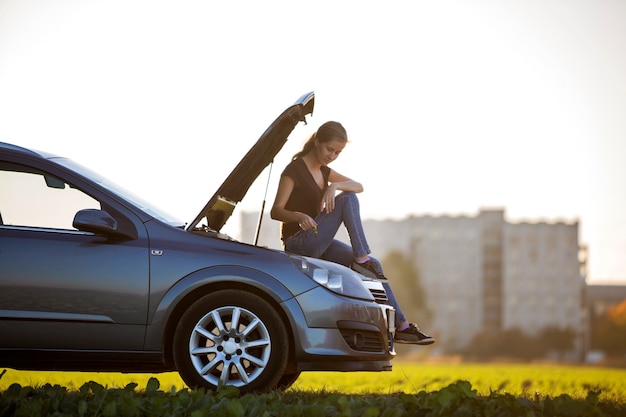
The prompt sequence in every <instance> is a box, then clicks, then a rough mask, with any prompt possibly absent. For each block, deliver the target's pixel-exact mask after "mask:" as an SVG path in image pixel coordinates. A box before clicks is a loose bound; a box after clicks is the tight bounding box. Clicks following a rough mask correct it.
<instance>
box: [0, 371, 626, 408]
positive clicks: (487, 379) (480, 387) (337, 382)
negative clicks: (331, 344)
mask: <svg viewBox="0 0 626 417" xmlns="http://www.w3.org/2000/svg"><path fill="white" fill-rule="evenodd" d="M0 372H1V370H0ZM151 377H156V378H157V379H158V380H159V382H160V385H161V389H163V390H165V391H170V390H172V389H173V390H176V391H178V390H181V389H184V388H186V385H185V384H184V383H183V381H182V380H181V379H180V377H179V376H178V374H177V373H163V374H120V373H93V372H90V373H87V372H35V371H15V370H12V369H7V370H6V373H5V374H4V375H3V376H2V378H1V379H0V391H4V390H6V388H7V387H9V386H10V385H11V384H13V383H18V384H20V385H22V386H33V387H38V386H42V385H44V384H46V383H50V384H52V385H55V384H58V385H61V386H64V387H67V388H68V389H70V390H72V389H78V388H79V387H80V386H82V385H83V384H84V383H85V382H88V381H95V382H97V383H99V384H101V385H103V386H105V387H108V388H123V387H124V386H126V385H127V384H129V383H131V382H135V383H137V384H138V389H141V388H143V387H145V386H146V384H147V382H148V380H149V379H150V378H151ZM459 380H464V381H468V382H469V383H470V384H471V386H472V388H473V389H475V390H476V391H477V393H478V394H479V395H489V393H490V392H498V393H503V394H504V393H508V394H512V395H515V396H521V397H526V398H536V397H539V398H543V397H545V396H552V397H555V396H558V395H561V394H569V395H570V396H572V397H573V398H585V396H586V395H587V393H588V392H590V391H594V392H599V393H600V398H601V399H603V400H610V401H615V402H617V403H622V404H624V403H626V384H625V383H624V381H626V369H614V368H596V367H582V366H564V365H525V364H521V365H520V364H467V363H463V364H422V363H411V362H400V361H396V362H394V369H393V371H392V372H380V373H377V372H346V373H343V372H304V373H302V375H301V376H300V378H299V379H298V381H296V383H295V384H294V385H293V387H292V389H293V390H298V391H310V392H320V391H326V392H340V393H344V394H393V393H398V392H404V393H408V394H414V393H418V392H420V391H426V392H431V391H436V390H440V389H442V388H444V387H446V386H448V385H450V384H453V383H455V382H456V381H459Z"/></svg>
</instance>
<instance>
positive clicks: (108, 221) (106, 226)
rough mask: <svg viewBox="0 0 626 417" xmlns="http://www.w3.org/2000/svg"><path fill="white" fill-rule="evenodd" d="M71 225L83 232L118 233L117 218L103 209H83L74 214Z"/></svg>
mask: <svg viewBox="0 0 626 417" xmlns="http://www.w3.org/2000/svg"><path fill="white" fill-rule="evenodd" d="M72 226H74V227H75V228H77V229H78V230H80V231H83V232H91V233H95V234H101V235H111V234H113V235H119V233H118V231H117V220H115V219H114V218H113V217H112V216H111V215H110V214H109V213H107V212H106V211H104V210H96V209H84V210H80V211H79V212H78V213H76V215H75V216H74V221H73V222H72Z"/></svg>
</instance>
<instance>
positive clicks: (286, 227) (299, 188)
mask: <svg viewBox="0 0 626 417" xmlns="http://www.w3.org/2000/svg"><path fill="white" fill-rule="evenodd" d="M321 171H322V177H323V178H324V188H320V187H319V186H318V185H317V183H316V182H315V179H313V176H312V175H311V172H309V169H308V168H307V166H306V164H305V163H304V161H303V160H302V158H297V159H295V160H293V161H291V162H290V163H289V165H287V166H286V167H285V169H284V170H283V172H282V174H281V177H282V176H287V177H289V178H291V179H292V180H293V182H294V188H293V191H292V192H291V195H290V196H289V200H287V204H285V209H286V210H289V211H299V212H301V213H305V214H308V215H309V216H311V217H312V218H315V217H317V215H318V214H319V213H320V203H321V201H322V196H323V195H324V191H326V188H327V187H328V175H329V174H330V168H328V167H327V166H322V167H321ZM299 230H300V226H298V223H296V222H289V223H283V224H282V226H281V239H282V240H285V239H287V238H288V237H289V236H292V235H295V234H296V233H297V232H298V231H299Z"/></svg>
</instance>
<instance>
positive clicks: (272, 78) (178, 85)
mask: <svg viewBox="0 0 626 417" xmlns="http://www.w3.org/2000/svg"><path fill="white" fill-rule="evenodd" d="M625 22H626V2H624V1H623V0H588V1H583V0H573V1H570V0H563V1H556V0H536V1H535V0H512V1H506V2H502V1H499V0H493V1H489V0H478V1H471V2H467V1H461V0H459V1H415V0H413V1H378V2H373V1H336V0H333V1H308V2H295V1H288V0H286V1H273V0H265V1H236V2H226V1H221V2H213V1H206V0H199V1H186V0H176V1H174V0H170V1H155V0H144V1H139V0H107V1H105V0H100V1H96V0H54V1H49V0H0V140H2V141H5V142H10V143H14V144H18V145H22V146H26V147H32V148H35V149H39V150H46V151H50V152H53V153H56V154H61V155H64V156H68V157H70V158H72V159H75V160H77V161H79V162H81V163H82V164H84V165H86V166H89V167H91V168H92V169H94V170H95V171H98V172H100V173H102V174H104V175H105V176H107V177H109V178H111V179H112V180H114V181H116V182H118V183H121V184H123V185H124V186H125V187H126V188H129V189H131V190H133V191H135V192H136V193H137V194H140V195H142V196H143V197H145V198H147V199H148V200H151V201H153V202H155V203H157V204H158V205H160V206H162V207H163V208H165V209H166V210H167V211H169V212H171V213H174V214H176V215H177V217H179V218H181V219H183V220H186V221H190V220H192V219H193V218H194V217H195V215H196V214H197V213H198V211H199V210H200V209H201V208H202V206H203V205H204V204H205V203H206V201H207V200H208V198H209V197H210V196H211V195H213V193H214V191H215V190H216V189H217V187H218V186H219V185H220V184H221V183H222V181H223V180H224V179H225V178H226V176H227V175H228V173H229V172H230V171H231V170H232V169H233V168H234V166H235V165H236V163H237V162H238V161H239V159H240V158H241V157H242V156H243V155H244V153H245V152H246V151H247V149H248V148H250V147H251V146H252V144H253V143H254V142H255V141H256V139H257V138H258V137H259V136H260V135H261V134H262V133H263V131H264V130H265V128H266V127H267V126H268V125H269V124H270V123H271V122H272V121H273V120H274V118H275V117H276V116H278V114H279V113H280V112H282V110H283V109H284V108H286V107H287V106H289V105H290V104H292V103H293V102H294V101H295V100H296V99H297V98H298V97H300V96H301V95H302V94H304V93H307V92H309V91H315V93H316V108H315V112H314V114H313V117H312V118H311V119H309V120H310V123H309V125H308V126H300V127H298V128H297V129H296V131H295V132H294V134H293V135H292V136H291V138H290V141H289V142H288V143H287V145H286V146H285V148H284V150H283V152H282V153H281V154H280V155H279V157H278V158H277V159H276V164H275V165H274V168H273V170H272V178H271V180H270V187H269V192H268V205H270V204H271V203H272V202H273V198H274V192H275V186H276V183H277V182H278V175H279V173H280V171H281V170H282V168H283V167H284V165H285V164H286V163H287V161H288V160H289V158H290V157H291V155H293V154H294V153H295V152H296V151H298V150H299V148H300V147H301V145H302V143H303V141H304V139H305V137H306V136H308V134H309V133H310V132H311V131H312V130H313V129H315V128H316V127H317V126H319V125H320V124H321V123H323V122H325V121H326V120H330V119H333V120H338V121H340V122H342V123H343V124H344V126H345V127H346V128H347V129H348V134H349V136H350V138H351V143H350V145H349V146H348V147H347V148H346V149H345V151H344V153H343V155H342V156H341V157H340V158H339V159H338V160H337V161H336V162H335V163H334V164H333V168H334V169H336V170H337V171H339V172H341V173H343V174H345V175H348V176H350V177H352V178H354V179H356V180H359V181H360V182H362V183H363V184H364V185H365V189H366V191H365V192H364V193H363V194H362V196H361V202H362V213H363V216H364V217H365V218H402V217H405V216H407V215H409V214H416V215H421V214H426V213H430V214H435V215H437V214H441V215H443V214H450V215H456V214H466V215H475V214H477V213H478V211H479V210H480V209H481V208H485V207H487V208H492V207H500V208H504V209H505V210H506V216H507V219H508V220H509V221H511V222H517V221H525V220H530V221H539V220H547V221H559V220H565V221H577V220H578V221H579V222H580V240H581V242H582V243H583V244H587V245H588V246H589V277H588V278H589V279H588V282H590V283H598V282H616V281H626V163H625V160H626V24H625ZM266 183H267V171H266V173H265V174H262V176H261V177H260V178H259V181H257V183H255V184H254V185H253V188H252V189H251V190H250V192H249V194H248V196H247V197H246V198H245V199H244V201H243V202H242V203H241V205H240V207H242V208H243V209H245V210H259V209H260V206H261V202H262V200H263V195H264V191H265V187H266ZM233 225H235V226H236V222H234V221H233V220H231V221H230V222H229V224H227V226H226V229H225V231H226V232H228V233H229V234H231V235H233V236H236V235H237V234H238V231H230V232H229V231H228V230H227V228H228V227H229V226H230V227H232V226H233Z"/></svg>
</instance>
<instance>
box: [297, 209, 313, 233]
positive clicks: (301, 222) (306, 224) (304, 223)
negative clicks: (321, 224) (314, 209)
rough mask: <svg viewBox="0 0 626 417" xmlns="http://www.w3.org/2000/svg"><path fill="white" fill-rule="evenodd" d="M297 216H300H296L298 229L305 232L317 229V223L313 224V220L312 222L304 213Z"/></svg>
mask: <svg viewBox="0 0 626 417" xmlns="http://www.w3.org/2000/svg"><path fill="white" fill-rule="evenodd" d="M299 214H300V215H299V216H298V226H300V229H302V230H304V231H305V232H306V231H309V230H314V229H317V223H316V222H315V220H313V218H312V217H311V216H309V215H308V214H304V213H299Z"/></svg>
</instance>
